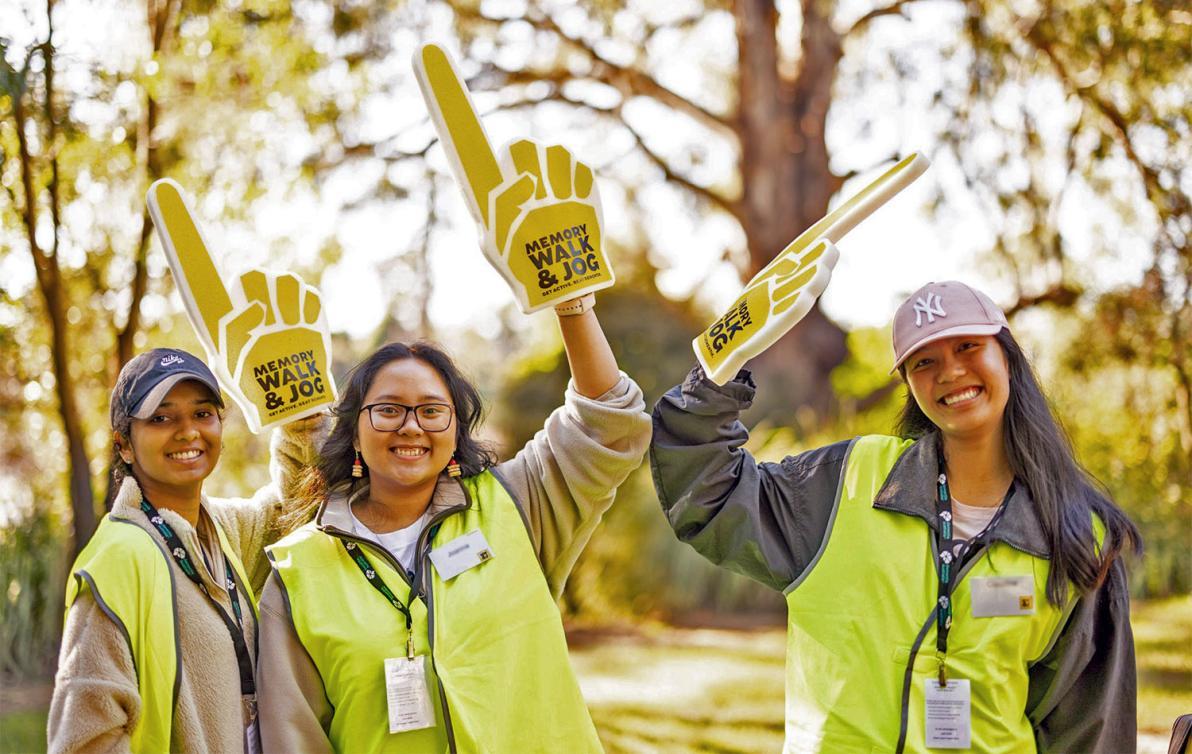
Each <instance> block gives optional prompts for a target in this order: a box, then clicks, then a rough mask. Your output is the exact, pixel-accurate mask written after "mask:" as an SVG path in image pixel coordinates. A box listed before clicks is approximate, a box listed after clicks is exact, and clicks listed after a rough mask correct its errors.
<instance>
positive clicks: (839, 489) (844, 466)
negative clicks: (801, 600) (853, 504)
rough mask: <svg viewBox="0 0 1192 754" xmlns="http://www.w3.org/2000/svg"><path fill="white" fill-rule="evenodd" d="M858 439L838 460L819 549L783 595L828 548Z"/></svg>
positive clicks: (794, 586) (850, 442)
mask: <svg viewBox="0 0 1192 754" xmlns="http://www.w3.org/2000/svg"><path fill="white" fill-rule="evenodd" d="M859 439H860V438H859V437H854V438H853V439H852V440H850V441H849V444H848V449H847V450H845V451H844V458H843V459H842V460H841V462H840V477H839V478H838V479H837V480H836V497H835V499H834V500H832V513H831V514H830V515H829V516H828V525H827V527H825V529H824V538H823V539H822V540H820V546H819V550H817V551H816V553H815V556H814V557H813V558H812V559H811V560H810V561H808V563H807V567H806V568H804V569H803V572H802V573H800V574H799V575H798V576H797V577H795V580H794V581H792V582H791V583H790V586H788V587H787V588H785V589H783V590H782V594H783V595H788V594H790V593H791V592H793V591H795V589H796V588H797V587H798V586H799V584H802V583H803V581H804V580H805V579H806V578H807V577H808V576H810V575H811V569H813V568H815V565H816V563H818V562H819V560H820V558H821V557H823V555H824V551H825V550H827V549H828V540H829V539H830V538H831V536H832V526H833V524H835V523H836V514H837V513H838V512H839V511H840V498H841V496H842V495H843V494H844V475H845V473H846V472H847V471H848V462H849V458H850V457H851V456H852V454H853V446H854V445H856V444H857V440H859Z"/></svg>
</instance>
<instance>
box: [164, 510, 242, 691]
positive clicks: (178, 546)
mask: <svg viewBox="0 0 1192 754" xmlns="http://www.w3.org/2000/svg"><path fill="white" fill-rule="evenodd" d="M141 510H142V511H144V513H145V515H146V516H148V517H149V523H151V524H153V525H154V526H155V527H157V531H158V533H159V534H161V536H162V538H163V539H165V541H166V547H167V548H169V550H170V554H171V555H173V556H174V560H175V561H176V562H177V563H178V567H179V568H181V569H182V572H183V573H184V574H186V578H188V579H190V580H191V581H193V582H194V583H195V584H196V585H197V586H198V587H199V589H202V590H203V594H204V595H206V597H207V599H208V600H210V601H211V605H212V606H213V607H214V608H215V610H216V612H218V613H219V617H220V618H222V619H223V622H224V625H225V626H227V627H228V633H229V634H230V635H231V637H232V647H233V648H234V649H235V650H236V664H237V665H238V666H239V668H240V695H241V696H255V695H256V693H257V687H256V682H255V681H254V680H253V674H252V655H250V654H249V652H248V643H247V642H245V641H244V619H243V616H242V615H241V613H240V595H239V591H238V590H237V589H236V579H235V577H234V576H233V575H232V566H231V565H230V564H229V563H228V554H227V553H224V585H225V588H226V589H227V590H228V598H229V599H230V600H231V601H232V612H233V613H234V614H235V615H236V620H235V621H233V620H232V619H231V618H230V617H228V614H227V612H226V611H225V610H224V609H223V607H222V606H221V605H220V604H219V603H218V602H216V601H215V598H214V597H212V596H211V592H209V591H207V585H206V584H204V583H203V580H202V579H201V578H200V577H199V572H198V570H197V569H196V568H195V564H194V563H193V562H192V561H191V559H190V554H189V553H188V552H187V551H186V547H185V546H184V545H183V544H182V540H181V539H179V538H178V533H177V532H175V531H174V529H173V527H171V526H170V525H169V524H167V523H166V521H165V519H164V518H162V517H161V514H160V513H158V512H157V508H154V507H153V503H151V502H149V500H148V499H147V498H144V497H142V498H141Z"/></svg>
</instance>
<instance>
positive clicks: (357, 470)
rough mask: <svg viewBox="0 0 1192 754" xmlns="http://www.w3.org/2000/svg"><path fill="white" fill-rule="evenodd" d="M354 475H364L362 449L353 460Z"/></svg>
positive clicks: (355, 476) (358, 476) (357, 476)
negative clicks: (361, 460) (361, 457)
mask: <svg viewBox="0 0 1192 754" xmlns="http://www.w3.org/2000/svg"><path fill="white" fill-rule="evenodd" d="M352 476H353V477H354V478H356V479H359V478H360V477H362V476H364V464H363V463H361V462H360V451H359V450H357V451H356V460H355V461H352Z"/></svg>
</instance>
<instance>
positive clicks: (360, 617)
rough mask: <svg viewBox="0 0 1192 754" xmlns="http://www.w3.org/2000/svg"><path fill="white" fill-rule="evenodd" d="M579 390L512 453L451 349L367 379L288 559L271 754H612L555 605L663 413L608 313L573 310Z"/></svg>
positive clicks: (342, 411) (374, 366)
mask: <svg viewBox="0 0 1192 754" xmlns="http://www.w3.org/2000/svg"><path fill="white" fill-rule="evenodd" d="M557 311H558V313H559V325H560V329H561V330H562V334H563V342H564V346H565V348H566V351H567V357H568V363H569V364H570V366H571V372H572V382H571V385H570V386H569V387H568V388H567V392H566V395H565V398H564V404H563V406H562V407H560V408H558V409H556V410H555V411H554V413H552V414H551V416H550V417H549V418H548V419H547V421H546V425H545V427H544V428H543V429H542V431H540V432H538V434H537V435H536V436H535V437H534V439H532V440H531V441H530V442H529V443H528V444H527V445H526V446H525V447H524V448H522V450H521V451H520V452H518V453H517V454H516V455H515V456H514V457H513V458H512V459H511V460H508V461H505V462H502V463H496V459H495V456H494V454H493V452H492V451H491V450H489V449H488V448H486V447H485V446H484V445H483V444H482V443H480V442H479V441H478V440H477V439H476V437H475V436H474V433H475V431H476V428H477V425H478V423H479V421H480V415H481V403H480V397H479V395H478V394H477V392H476V389H475V388H474V387H473V386H472V385H471V384H470V383H469V382H468V381H467V379H466V378H465V377H464V376H463V375H462V374H461V373H460V371H459V369H458V368H457V367H456V366H455V365H454V364H453V363H452V361H451V359H450V358H449V357H448V356H447V355H446V354H445V353H444V352H443V351H442V350H440V349H439V348H437V347H436V346H434V345H430V344H427V343H416V344H413V345H405V344H402V343H392V344H389V345H387V346H384V347H383V348H381V349H380V350H378V351H377V352H376V353H374V354H373V355H371V356H369V357H368V358H367V359H365V360H364V361H363V362H361V363H360V364H359V365H357V366H356V367H355V369H353V371H352V373H351V375H350V377H349V379H348V385H347V388H346V389H345V390H344V392H343V397H342V398H341V400H340V403H339V405H338V407H337V408H336V410H335V414H336V416H337V417H338V421H337V423H336V426H335V429H334V430H333V431H332V434H331V436H330V438H329V439H328V441H327V443H326V444H325V445H324V446H323V450H322V460H321V462H320V464H319V466H318V471H317V473H314V474H312V477H313V478H312V480H311V484H310V485H309V487H308V490H307V493H308V494H307V495H306V497H305V500H302V501H297V504H296V506H295V518H296V520H299V521H300V520H302V517H303V515H304V508H306V509H307V510H309V506H317V507H318V512H317V514H316V515H315V518H314V520H313V522H311V523H309V524H307V525H305V526H303V527H302V528H300V529H298V530H297V531H295V532H294V533H293V534H291V535H290V536H288V537H286V538H285V539H283V540H282V541H281V542H279V543H277V544H276V545H274V546H273V547H271V548H270V551H269V555H270V559H271V560H272V563H273V573H272V575H271V576H270V577H269V580H268V582H267V584H266V586H265V590H264V593H263V595H262V598H261V643H260V647H261V655H260V663H259V677H260V686H261V689H262V694H261V729H262V740H263V743H264V746H265V750H266V751H279V752H280V751H285V752H295V753H296V752H329V751H340V752H348V751H352V752H355V751H368V752H382V751H401V752H435V753H436V754H439V753H441V752H444V751H452V752H454V751H464V752H477V751H489V752H534V751H567V752H582V751H600V743H599V741H598V739H597V737H596V732H595V729H594V727H593V725H592V721H591V718H590V716H589V714H588V711H587V708H586V707H585V705H584V701H583V698H582V696H581V695H580V691H579V687H578V684H577V683H576V679H575V676H574V673H573V671H572V669H571V665H570V663H569V661H568V657H567V645H566V640H565V637H564V635H563V626H562V621H561V619H560V616H559V612H558V608H557V606H556V604H555V599H556V598H557V597H558V595H559V594H560V592H561V591H562V588H563V584H564V582H565V581H566V578H567V575H568V573H569V572H570V570H571V568H572V566H573V565H574V564H575V561H576V558H577V557H578V556H579V554H580V551H581V550H582V549H583V547H584V546H585V545H586V544H587V542H588V539H589V538H590V537H591V535H592V532H593V530H594V529H595V527H596V525H597V524H598V523H599V521H600V518H601V516H602V515H603V513H604V511H605V510H607V509H608V507H609V506H610V505H611V503H612V500H613V496H614V493H615V491H616V488H617V486H618V485H620V484H621V482H623V481H624V480H625V478H626V477H627V476H628V475H629V473H630V472H631V471H633V469H634V468H636V467H637V466H638V464H639V463H640V461H641V458H642V456H643V454H644V453H645V449H646V446H647V444H648V442H649V434H650V422H649V417H648V416H647V415H646V414H645V413H644V407H645V404H644V402H643V398H642V393H641V390H640V389H639V388H638V386H637V385H636V384H635V383H634V382H633V381H632V380H630V379H629V378H628V377H626V376H625V375H624V374H622V373H620V372H619V371H618V369H617V365H616V361H615V359H614V358H613V354H612V351H611V350H610V349H609V346H608V342H607V340H606V339H605V337H604V332H603V331H602V330H601V328H600V324H599V322H598V321H597V319H596V314H595V312H594V311H592V310H591V306H590V302H589V303H587V304H586V305H584V306H575V305H574V304H571V305H569V306H568V307H566V310H557Z"/></svg>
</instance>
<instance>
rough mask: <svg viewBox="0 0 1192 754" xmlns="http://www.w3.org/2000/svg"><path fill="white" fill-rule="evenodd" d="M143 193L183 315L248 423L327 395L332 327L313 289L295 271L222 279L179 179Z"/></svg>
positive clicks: (329, 399) (307, 406)
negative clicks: (232, 279) (180, 301)
mask: <svg viewBox="0 0 1192 754" xmlns="http://www.w3.org/2000/svg"><path fill="white" fill-rule="evenodd" d="M147 201H148V203H149V213H150V215H152V217H153V223H154V225H155V226H156V227H157V232H158V235H159V236H160V238H161V244H162V248H163V249H164V250H165V253H166V259H167V260H168V261H169V264H170V270H171V271H172V272H173V273H174V282H175V284H176V285H177V286H178V291H179V293H181V294H182V301H183V304H184V305H185V306H186V313H187V316H189V317H190V323H191V325H193V326H194V328H195V332H196V333H198V336H199V340H200V342H202V344H203V347H204V349H205V350H206V352H207V360H208V361H209V362H210V364H211V367H212V369H213V370H214V371H215V374H216V375H217V376H218V377H219V381H220V384H221V386H222V387H223V389H224V390H225V391H227V393H228V394H229V395H230V396H232V398H233V399H234V400H235V401H236V403H237V404H238V405H239V406H240V408H241V410H242V411H244V417H245V420H246V421H247V422H248V426H249V429H251V430H252V431H253V432H260V431H262V430H264V429H267V428H269V427H272V426H275V425H278V424H284V423H286V422H289V421H292V420H294V419H300V418H302V417H304V416H309V415H311V414H314V413H317V412H318V411H321V410H323V409H325V408H326V407H327V406H329V405H331V404H332V403H334V402H335V398H336V392H335V382H334V380H333V378H332V376H331V368H330V367H331V331H330V329H329V327H328V326H327V319H326V317H325V316H324V314H323V306H322V301H321V300H320V298H319V292H318V290H316V289H315V288H313V287H311V286H309V285H307V284H306V283H304V282H303V281H302V279H301V278H300V277H298V276H297V275H294V274H291V273H287V272H271V271H266V270H258V269H251V270H248V271H247V272H244V273H243V274H241V275H240V277H239V278H238V279H236V280H235V281H233V282H232V284H231V285H227V284H226V283H225V278H224V277H223V276H222V275H221V274H220V272H219V269H218V267H217V266H216V264H215V260H214V259H213V258H212V256H211V253H210V251H209V249H208V246H207V243H206V241H205V240H204V238H203V234H202V231H201V230H200V229H199V225H198V223H197V222H196V221H195V218H194V214H193V213H192V212H191V210H190V205H189V203H188V202H187V200H186V196H185V194H183V192H182V189H181V187H179V186H178V184H177V183H175V182H174V181H171V180H168V179H167V180H161V181H157V182H156V183H154V184H153V185H152V186H150V187H149V194H148V196H147Z"/></svg>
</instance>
